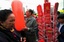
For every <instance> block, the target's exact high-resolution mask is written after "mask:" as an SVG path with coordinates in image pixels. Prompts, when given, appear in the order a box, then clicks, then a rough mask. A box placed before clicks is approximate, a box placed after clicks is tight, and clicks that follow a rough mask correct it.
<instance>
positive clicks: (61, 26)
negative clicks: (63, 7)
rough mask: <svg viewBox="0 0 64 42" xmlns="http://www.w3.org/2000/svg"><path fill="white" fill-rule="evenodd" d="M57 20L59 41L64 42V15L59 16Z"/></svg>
mask: <svg viewBox="0 0 64 42" xmlns="http://www.w3.org/2000/svg"><path fill="white" fill-rule="evenodd" d="M57 19H58V24H57V27H58V32H59V35H58V41H59V42H64V14H59V15H58V18H57Z"/></svg>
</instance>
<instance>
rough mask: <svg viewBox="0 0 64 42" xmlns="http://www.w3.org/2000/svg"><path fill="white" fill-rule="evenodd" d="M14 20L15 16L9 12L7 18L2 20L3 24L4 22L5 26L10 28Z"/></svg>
mask: <svg viewBox="0 0 64 42" xmlns="http://www.w3.org/2000/svg"><path fill="white" fill-rule="evenodd" d="M14 22H15V16H14V14H10V15H9V16H8V18H7V20H6V21H5V22H3V24H5V26H6V28H8V29H11V28H13V27H14Z"/></svg>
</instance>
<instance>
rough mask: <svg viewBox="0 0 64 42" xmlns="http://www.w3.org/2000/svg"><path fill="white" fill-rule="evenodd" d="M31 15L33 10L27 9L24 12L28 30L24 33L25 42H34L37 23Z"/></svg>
mask: <svg viewBox="0 0 64 42" xmlns="http://www.w3.org/2000/svg"><path fill="white" fill-rule="evenodd" d="M32 14H33V10H31V9H29V10H27V11H26V16H27V18H26V26H27V28H28V31H27V32H26V40H27V42H36V32H37V22H36V19H35V18H34V17H33V15H32Z"/></svg>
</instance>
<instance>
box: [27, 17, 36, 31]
mask: <svg viewBox="0 0 64 42" xmlns="http://www.w3.org/2000/svg"><path fill="white" fill-rule="evenodd" d="M26 26H27V27H28V28H29V29H33V30H36V29H37V22H36V19H35V18H34V17H32V16H31V17H30V18H27V19H26Z"/></svg>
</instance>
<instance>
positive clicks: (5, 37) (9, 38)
mask: <svg viewBox="0 0 64 42" xmlns="http://www.w3.org/2000/svg"><path fill="white" fill-rule="evenodd" d="M14 22H15V16H14V14H13V13H12V11H11V10H8V9H5V10H0V42H20V40H19V39H18V38H19V37H17V35H16V34H15V33H13V31H14V30H12V29H13V28H14Z"/></svg>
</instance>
